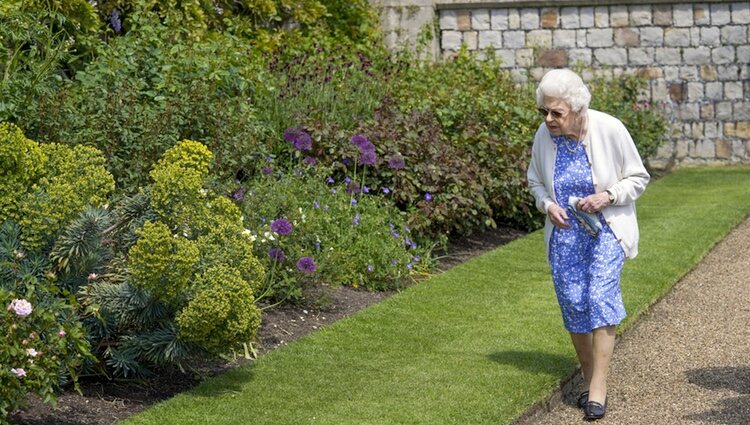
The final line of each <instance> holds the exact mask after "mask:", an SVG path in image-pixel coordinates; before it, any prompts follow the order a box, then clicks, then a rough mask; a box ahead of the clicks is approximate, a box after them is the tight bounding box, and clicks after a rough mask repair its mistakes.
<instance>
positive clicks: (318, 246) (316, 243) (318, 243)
mask: <svg viewBox="0 0 750 425" xmlns="http://www.w3.org/2000/svg"><path fill="white" fill-rule="evenodd" d="M313 245H314V246H315V249H317V250H318V251H320V242H315V243H313Z"/></svg>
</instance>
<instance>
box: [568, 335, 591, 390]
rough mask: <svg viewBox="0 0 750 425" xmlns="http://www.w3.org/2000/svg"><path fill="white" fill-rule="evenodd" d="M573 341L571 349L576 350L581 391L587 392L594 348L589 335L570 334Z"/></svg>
mask: <svg viewBox="0 0 750 425" xmlns="http://www.w3.org/2000/svg"><path fill="white" fill-rule="evenodd" d="M570 339H571V340H573V347H575V349H576V355H577V356H578V361H579V362H580V363H581V373H582V374H583V391H588V390H589V386H590V385H591V375H592V373H593V368H594V347H593V338H592V334H591V333H587V334H578V333H572V332H571V334H570Z"/></svg>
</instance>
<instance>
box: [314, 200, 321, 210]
mask: <svg viewBox="0 0 750 425" xmlns="http://www.w3.org/2000/svg"><path fill="white" fill-rule="evenodd" d="M313 208H315V209H316V210H317V209H318V208H320V204H319V203H318V200H317V199H316V200H314V201H313Z"/></svg>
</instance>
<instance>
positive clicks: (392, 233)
mask: <svg viewBox="0 0 750 425" xmlns="http://www.w3.org/2000/svg"><path fill="white" fill-rule="evenodd" d="M391 235H393V237H394V238H400V237H401V235H399V234H398V232H397V231H395V230H394V231H392V232H391Z"/></svg>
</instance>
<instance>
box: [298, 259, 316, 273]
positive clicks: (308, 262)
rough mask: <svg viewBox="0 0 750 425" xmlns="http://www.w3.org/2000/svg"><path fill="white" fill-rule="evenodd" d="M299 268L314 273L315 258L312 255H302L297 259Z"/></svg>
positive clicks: (304, 271)
mask: <svg viewBox="0 0 750 425" xmlns="http://www.w3.org/2000/svg"><path fill="white" fill-rule="evenodd" d="M297 269H298V270H299V271H301V272H303V273H314V272H315V260H313V259H312V258H310V257H302V258H300V259H299V260H297Z"/></svg>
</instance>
